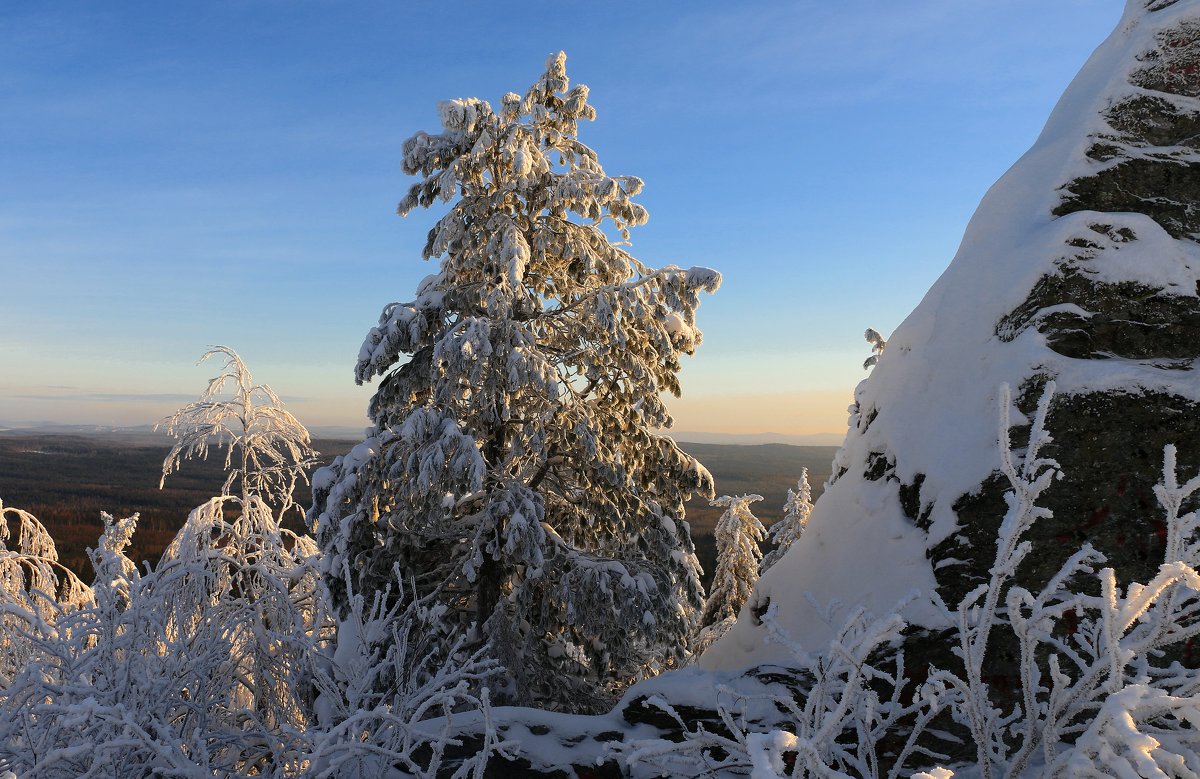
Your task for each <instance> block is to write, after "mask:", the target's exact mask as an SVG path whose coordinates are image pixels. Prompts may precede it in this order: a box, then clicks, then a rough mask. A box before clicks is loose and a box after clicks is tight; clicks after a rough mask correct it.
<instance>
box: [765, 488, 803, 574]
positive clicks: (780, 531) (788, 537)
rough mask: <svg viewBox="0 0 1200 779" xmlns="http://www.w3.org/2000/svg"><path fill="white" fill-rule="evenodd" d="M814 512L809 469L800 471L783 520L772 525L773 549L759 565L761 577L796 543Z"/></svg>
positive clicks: (791, 491) (785, 505)
mask: <svg viewBox="0 0 1200 779" xmlns="http://www.w3.org/2000/svg"><path fill="white" fill-rule="evenodd" d="M812 510H813V504H812V487H810V486H809V484H808V469H807V468H804V469H803V470H802V471H800V480H799V481H798V482H796V489H794V490H788V494H787V500H786V501H784V503H783V519H781V520H779V521H778V522H776V523H775V524H773V525H771V530H770V536H771V545H772V549H771V551H770V552H767V554H766V555H764V556H763V559H762V563H760V564H759V567H758V574H759V576H761V575H763V574H764V573H766V572H767V570H768V569H769V568H770V567H771V566H772V565H774V564H775V563H777V562H779V560H780V558H782V557H783V556H784V555H785V554H787V551H788V549H790V548H791V547H792V544H794V543H796V540H797V539H798V538H800V534H801V533H803V532H804V528H805V527H806V526H807V525H808V517H809V515H810V514H812Z"/></svg>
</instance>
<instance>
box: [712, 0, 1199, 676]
mask: <svg viewBox="0 0 1200 779" xmlns="http://www.w3.org/2000/svg"><path fill="white" fill-rule="evenodd" d="M1198 97H1200V2H1195V1H1194V0H1129V3H1128V5H1127V8H1126V11H1125V14H1124V16H1123V18H1122V19H1121V21H1120V23H1119V24H1118V26H1117V28H1116V30H1115V31H1114V32H1113V34H1112V35H1111V36H1110V37H1109V39H1108V40H1106V41H1105V42H1104V43H1103V44H1102V45H1101V46H1100V47H1099V48H1098V49H1097V50H1096V52H1095V53H1094V54H1093V55H1092V57H1091V58H1090V59H1089V60H1088V62H1087V64H1086V65H1085V66H1084V67H1083V69H1082V71H1081V72H1080V73H1079V75H1078V76H1077V77H1076V78H1075V80H1074V81H1073V83H1072V84H1071V86H1070V87H1069V88H1068V89H1067V91H1066V93H1065V94H1064V95H1063V97H1062V99H1061V100H1060V101H1059V104H1058V106H1057V107H1056V108H1055V110H1054V112H1053V114H1052V115H1051V117H1050V120H1049V122H1048V123H1047V125H1046V127H1045V129H1044V131H1043V132H1042V134H1041V136H1040V137H1039V138H1038V140H1037V142H1036V143H1035V144H1034V146H1033V148H1032V149H1031V150H1030V151H1029V152H1028V153H1027V154H1025V156H1024V157H1022V158H1021V159H1020V160H1019V161H1018V162H1017V163H1016V165H1014V166H1013V167H1012V169H1011V170H1010V171H1009V172H1008V173H1007V174H1005V175H1004V177H1002V178H1001V179H1000V181H999V182H997V183H996V185H995V186H993V187H992V189H991V190H990V191H989V192H988V194H987V195H986V196H985V198H984V200H983V202H982V203H981V205H980V207H979V209H978V211H977V212H976V214H975V216H974V218H973V219H972V220H971V223H970V225H969V226H968V228H967V231H966V234H965V236H964V239H963V242H962V245H961V247H960V249H959V251H958V254H957V255H956V256H955V258H954V260H953V262H952V263H951V264H950V266H949V268H948V269H947V270H946V272H945V273H944V274H943V275H942V277H941V278H940V279H939V280H938V281H937V282H936V284H935V285H934V286H933V288H932V289H931V290H930V291H929V293H928V294H927V295H926V296H925V298H924V300H923V301H922V302H921V303H920V305H918V307H917V308H916V309H915V310H914V311H913V313H912V314H911V315H910V316H909V317H908V318H907V319H906V320H905V321H904V322H903V323H902V324H901V325H900V327H899V328H898V329H897V330H896V332H895V333H894V334H893V335H892V337H891V338H890V339H889V340H888V343H887V348H886V351H885V352H884V353H883V354H882V355H881V357H880V359H879V361H878V364H877V365H876V367H875V368H874V371H873V373H872V375H871V376H870V377H869V378H868V379H867V380H866V381H864V382H863V383H862V385H860V387H859V389H858V391H857V392H856V403H855V405H854V406H852V407H851V416H850V429H849V432H848V433H847V436H846V440H845V443H844V445H843V448H842V450H841V451H840V452H839V454H838V455H837V458H836V460H835V474H834V477H833V478H832V480H831V483H830V484H829V485H828V487H827V489H826V490H825V493H824V495H822V497H821V499H820V500H819V501H818V502H817V504H816V507H815V509H814V511H813V513H812V516H811V519H810V521H809V524H808V528H807V530H806V531H805V534H804V536H803V538H802V539H801V540H800V541H799V542H798V543H796V544H795V545H794V546H793V548H792V549H791V551H790V552H789V553H788V554H787V555H786V556H785V557H784V558H783V559H782V560H780V561H779V562H778V563H777V564H775V565H774V566H773V567H772V568H771V569H770V570H769V571H768V572H767V573H766V574H765V575H764V577H763V578H762V579H761V580H760V582H759V584H758V587H757V589H756V591H755V594H754V595H753V596H752V598H751V599H750V601H749V602H748V603H747V606H746V608H745V609H744V610H743V611H742V614H741V616H740V619H739V621H738V623H737V625H736V627H735V628H734V629H733V630H732V631H731V632H730V633H728V634H727V635H726V636H725V637H724V638H723V639H722V640H721V641H719V642H718V643H717V644H715V645H714V646H713V647H712V648H711V649H709V651H708V652H707V653H706V654H705V655H704V656H703V658H702V660H701V664H702V665H703V666H704V667H707V668H711V669H722V670H736V669H739V668H745V667H749V666H753V665H757V664H760V663H772V662H786V661H787V654H788V652H787V650H785V649H784V648H783V647H780V646H778V645H774V644H772V643H770V642H768V640H767V636H766V630H765V629H764V628H763V626H762V625H761V624H760V622H759V620H758V618H757V616H756V615H759V614H762V613H763V610H764V609H765V608H766V607H767V605H768V604H769V603H775V604H777V605H778V615H779V619H780V621H781V623H782V625H783V627H784V628H785V629H786V630H787V632H788V633H789V634H790V635H791V637H792V638H793V639H795V640H796V641H798V642H799V643H800V644H801V645H802V646H803V647H804V648H805V649H807V650H812V651H819V650H821V649H823V648H824V647H825V645H826V644H827V642H828V641H829V639H830V638H831V636H832V635H833V634H834V631H835V629H836V627H837V625H838V619H839V616H840V615H841V614H844V613H845V611H846V610H847V609H848V608H849V607H852V606H858V605H862V606H865V607H867V608H868V609H870V610H872V611H873V612H875V613H877V614H882V613H886V612H888V611H890V610H891V609H892V608H893V607H894V606H896V605H897V603H899V602H901V601H903V600H905V599H906V598H907V597H908V596H909V594H910V593H916V595H915V597H912V598H911V599H910V600H908V601H907V602H906V604H905V605H904V607H903V614H904V616H905V618H906V619H907V620H909V622H910V624H911V625H913V626H914V628H915V629H916V633H917V634H918V637H917V638H914V639H913V640H920V639H919V636H920V635H925V636H931V635H932V636H934V637H936V635H937V633H938V631H940V630H942V629H944V628H946V627H948V621H947V618H946V616H945V612H944V611H943V610H942V609H940V608H939V607H938V606H937V605H936V603H937V599H938V598H940V599H941V600H943V601H944V602H945V603H946V604H947V605H949V606H950V607H951V608H953V607H955V606H957V604H958V602H959V601H960V600H961V599H962V597H963V595H964V594H965V593H966V592H968V591H969V590H971V589H972V588H974V587H975V586H976V585H978V584H979V583H981V582H983V581H986V580H987V570H988V567H989V566H990V565H991V563H992V561H993V560H994V558H995V552H996V545H995V539H996V530H997V528H998V525H999V522H1000V519H1001V517H1002V516H1003V513H1004V501H1003V497H1002V496H1003V491H1004V487H1006V486H1007V484H1006V482H1004V481H1003V479H1002V478H1000V476H999V465H1000V463H999V452H998V447H997V435H998V433H997V429H998V425H997V419H998V409H997V403H998V398H999V397H1000V392H999V388H1000V387H1001V385H1002V384H1008V385H1009V386H1011V387H1012V390H1013V397H1014V404H1015V409H1014V411H1013V418H1014V419H1017V420H1021V419H1026V420H1027V417H1025V416H1022V415H1029V414H1030V413H1031V411H1032V409H1033V407H1034V405H1035V404H1036V402H1037V399H1038V397H1039V396H1040V394H1041V391H1042V387H1043V386H1044V385H1045V384H1046V382H1047V381H1048V380H1051V379H1052V380H1053V381H1054V382H1055V383H1056V385H1057V388H1058V390H1057V395H1056V397H1055V400H1054V402H1053V404H1052V406H1051V412H1050V417H1049V423H1048V426H1049V429H1050V431H1051V433H1052V434H1053V435H1054V437H1055V442H1054V444H1053V445H1052V446H1051V447H1048V449H1047V453H1048V454H1049V456H1052V457H1054V458H1056V459H1057V460H1058V461H1059V463H1060V464H1061V466H1062V470H1063V471H1064V473H1065V478H1064V479H1063V480H1062V481H1060V482H1059V483H1057V484H1056V485H1055V486H1053V487H1051V488H1050V489H1049V491H1048V492H1047V494H1046V499H1045V503H1046V506H1047V507H1048V508H1050V509H1052V510H1053V512H1054V516H1053V518H1050V519H1047V520H1044V521H1040V522H1039V523H1038V525H1037V526H1036V527H1035V528H1034V530H1033V531H1031V533H1030V535H1029V538H1030V540H1031V541H1032V542H1033V544H1034V552H1033V554H1032V555H1031V556H1030V557H1029V558H1028V559H1027V560H1026V561H1025V562H1024V563H1023V564H1022V566H1021V568H1019V569H1018V573H1017V580H1016V581H1017V583H1019V584H1021V585H1023V586H1026V587H1029V588H1030V589H1032V590H1034V591H1036V590H1037V589H1038V588H1040V586H1042V585H1043V584H1044V583H1045V582H1046V580H1047V578H1048V577H1049V576H1050V575H1052V574H1053V573H1054V572H1055V571H1057V570H1058V568H1059V566H1060V565H1061V564H1062V562H1063V561H1064V560H1065V559H1066V557H1067V556H1068V555H1069V554H1071V553H1072V552H1073V551H1075V550H1076V549H1078V548H1079V546H1080V545H1081V544H1082V543H1085V542H1090V543H1092V544H1093V545H1094V546H1095V547H1096V548H1097V549H1099V550H1100V551H1102V552H1103V553H1104V554H1105V555H1106V556H1107V557H1108V560H1109V564H1111V565H1112V566H1113V567H1114V568H1115V569H1116V570H1117V572H1118V576H1119V577H1120V578H1121V579H1122V581H1129V580H1140V581H1145V580H1147V579H1148V578H1149V575H1152V574H1153V571H1154V570H1156V566H1157V565H1158V563H1159V562H1161V560H1162V550H1163V545H1164V543H1165V533H1164V532H1163V528H1162V523H1161V522H1160V521H1159V520H1158V519H1157V517H1158V516H1160V512H1159V511H1158V507H1157V505H1156V501H1155V499H1154V496H1153V493H1152V488H1153V485H1154V484H1155V483H1156V482H1157V481H1158V477H1159V474H1160V473H1161V468H1162V452H1163V445H1164V444H1166V443H1172V442H1174V443H1177V444H1178V445H1179V463H1180V470H1181V473H1183V474H1185V477H1186V476H1190V475H1191V474H1193V473H1195V471H1196V469H1197V466H1198V465H1200V435H1198V433H1200V414H1198V413H1197V412H1198V411H1200V376H1198V375H1197V372H1196V370H1195V363H1196V358H1197V357H1200V337H1198V336H1200V298H1198V297H1197V292H1198V281H1200V246H1198V245H1197V235H1198V234H1200V99H1198ZM1025 424H1026V425H1027V424H1028V421H1026V422H1025ZM1023 435H1024V433H1023V431H1022V430H1017V431H1016V432H1015V434H1014V437H1013V438H1014V440H1013V446H1014V448H1019V447H1021V446H1023V445H1024V440H1023ZM1191 508H1195V507H1194V506H1193V507H1191ZM838 603H840V604H841V607H842V608H841V609H839V608H837V604H838ZM935 645H936V641H926V642H925V644H923V645H922V648H923V650H925V654H922V655H919V657H920V658H921V661H920V663H921V664H923V663H924V662H926V661H927V660H928V659H931V658H932V657H934V656H936V655H938V654H939V652H938V651H936V646H935ZM910 656H912V655H911V653H910ZM938 659H939V662H940V661H941V660H942V658H941V657H939V658H938ZM950 662H953V660H950ZM999 673H1001V674H1003V673H1004V671H1003V670H1001V671H999Z"/></svg>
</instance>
